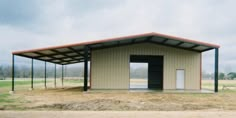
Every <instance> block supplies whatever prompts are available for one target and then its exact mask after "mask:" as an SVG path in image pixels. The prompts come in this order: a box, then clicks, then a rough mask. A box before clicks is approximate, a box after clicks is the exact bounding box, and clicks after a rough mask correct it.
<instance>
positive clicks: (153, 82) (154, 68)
mask: <svg viewBox="0 0 236 118" xmlns="http://www.w3.org/2000/svg"><path fill="white" fill-rule="evenodd" d="M130 63H148V87H147V88H148V89H158V90H162V89H163V56H153V55H131V56H130Z"/></svg>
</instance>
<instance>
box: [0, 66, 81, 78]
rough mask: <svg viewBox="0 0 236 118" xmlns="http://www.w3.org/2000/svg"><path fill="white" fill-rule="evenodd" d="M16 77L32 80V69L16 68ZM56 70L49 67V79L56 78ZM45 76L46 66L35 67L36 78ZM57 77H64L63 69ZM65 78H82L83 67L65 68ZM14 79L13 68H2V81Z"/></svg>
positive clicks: (25, 67) (57, 70) (57, 71)
mask: <svg viewBox="0 0 236 118" xmlns="http://www.w3.org/2000/svg"><path fill="white" fill-rule="evenodd" d="M14 70H15V77H16V78H30V77H31V67H28V66H15V69H14ZM54 73H55V68H54V66H52V67H47V77H48V78H50V77H54V76H55V74H54ZM44 76H45V67H44V66H35V67H34V78H44ZM56 76H57V77H61V76H62V70H61V67H57V69H56ZM64 76H66V77H82V76H83V67H80V66H78V67H68V66H66V67H65V66H64ZM11 77H12V67H11V66H9V65H7V66H0V80H3V79H6V78H11Z"/></svg>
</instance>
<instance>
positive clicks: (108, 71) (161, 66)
mask: <svg viewBox="0 0 236 118" xmlns="http://www.w3.org/2000/svg"><path fill="white" fill-rule="evenodd" d="M219 47H220V46H219V45H215V44H209V43H205V42H200V41H194V40H189V39H185V38H179V37H175V36H169V35H164V34H160V33H146V34H139V35H132V36H124V37H118V38H111V39H105V40H97V41H91V42H84V43H77V44H70V45H63V46H55V47H49V48H42V49H33V50H26V51H17V52H13V53H12V54H13V71H12V72H13V74H12V75H13V76H12V80H13V81H12V84H13V85H12V91H14V56H15V55H18V56H23V57H27V58H31V59H32V72H33V59H36V60H41V61H45V64H46V62H51V63H55V64H58V65H67V64H74V63H81V62H84V80H85V81H84V91H87V83H88V71H90V81H89V82H90V88H91V89H129V85H130V84H129V82H130V63H131V62H145V63H148V88H150V89H160V90H163V89H164V90H167V89H185V90H200V89H201V69H202V66H201V64H202V62H201V61H202V56H201V55H202V52H205V51H208V50H212V49H215V92H217V91H218V76H217V75H218V56H219V50H218V49H219ZM88 61H90V70H88ZM45 71H46V68H45ZM45 78H46V75H45ZM32 81H33V76H32Z"/></svg>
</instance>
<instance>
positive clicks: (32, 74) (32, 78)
mask: <svg viewBox="0 0 236 118" xmlns="http://www.w3.org/2000/svg"><path fill="white" fill-rule="evenodd" d="M33 89H34V59H33V58H32V60H31V90H33Z"/></svg>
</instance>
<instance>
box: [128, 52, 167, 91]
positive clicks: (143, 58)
mask: <svg viewBox="0 0 236 118" xmlns="http://www.w3.org/2000/svg"><path fill="white" fill-rule="evenodd" d="M132 56H133V57H134V56H136V58H138V59H136V60H137V61H135V59H131V57H132ZM148 57H162V80H161V81H162V83H161V84H162V88H161V89H160V90H164V55H129V69H130V63H132V62H134V63H148V68H149V63H150V62H149V58H148ZM134 58H135V57H134ZM147 71H148V70H147ZM148 75H149V71H148ZM147 79H148V81H149V76H148V78H147ZM129 89H130V76H129ZM147 89H149V88H147Z"/></svg>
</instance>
